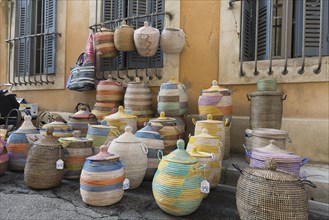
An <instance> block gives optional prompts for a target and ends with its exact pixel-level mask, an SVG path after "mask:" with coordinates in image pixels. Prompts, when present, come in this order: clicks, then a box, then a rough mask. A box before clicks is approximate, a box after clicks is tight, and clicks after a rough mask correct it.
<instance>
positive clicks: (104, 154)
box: [86, 145, 119, 161]
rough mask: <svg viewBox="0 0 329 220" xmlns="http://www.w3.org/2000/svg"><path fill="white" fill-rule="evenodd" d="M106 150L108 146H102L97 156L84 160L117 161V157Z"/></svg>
mask: <svg viewBox="0 0 329 220" xmlns="http://www.w3.org/2000/svg"><path fill="white" fill-rule="evenodd" d="M107 150H108V146H106V145H102V146H101V147H100V151H99V153H98V154H96V155H93V156H90V157H87V158H86V159H87V160H91V161H111V160H115V159H119V155H116V154H111V153H109V152H108V151H107Z"/></svg>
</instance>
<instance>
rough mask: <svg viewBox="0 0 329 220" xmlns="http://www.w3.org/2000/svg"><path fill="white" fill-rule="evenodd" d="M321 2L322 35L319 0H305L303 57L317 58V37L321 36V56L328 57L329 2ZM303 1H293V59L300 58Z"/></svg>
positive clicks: (325, 0) (326, 0) (324, 0)
mask: <svg viewBox="0 0 329 220" xmlns="http://www.w3.org/2000/svg"><path fill="white" fill-rule="evenodd" d="M322 1H323V18H322V24H323V26H322V33H320V6H321V0H306V11H305V56H318V54H319V37H320V34H322V55H329V15H328V14H329V1H328V0H322ZM303 10H304V8H303V1H299V0H298V1H295V15H296V17H295V21H296V24H295V28H294V35H295V36H294V39H295V41H294V49H293V54H294V57H301V56H302V40H303Z"/></svg>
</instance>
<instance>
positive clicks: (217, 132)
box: [193, 114, 225, 152]
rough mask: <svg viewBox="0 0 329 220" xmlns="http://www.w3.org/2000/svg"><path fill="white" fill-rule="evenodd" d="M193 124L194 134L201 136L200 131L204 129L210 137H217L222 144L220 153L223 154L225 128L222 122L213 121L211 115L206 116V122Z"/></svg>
mask: <svg viewBox="0 0 329 220" xmlns="http://www.w3.org/2000/svg"><path fill="white" fill-rule="evenodd" d="M193 123H195V130H194V134H195V135H199V134H202V130H203V129H204V128H205V129H207V131H208V134H209V135H211V136H217V137H218V138H219V140H220V141H221V143H222V146H223V147H222V152H225V149H224V146H225V127H224V122H223V121H217V120H213V116H212V115H211V114H208V115H207V120H201V121H196V122H193Z"/></svg>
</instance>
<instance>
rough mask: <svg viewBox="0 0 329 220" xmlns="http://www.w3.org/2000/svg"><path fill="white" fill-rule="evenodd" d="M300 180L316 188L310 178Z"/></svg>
mask: <svg viewBox="0 0 329 220" xmlns="http://www.w3.org/2000/svg"><path fill="white" fill-rule="evenodd" d="M301 181H302V184H306V185H309V186H311V187H313V188H317V186H316V185H315V184H314V183H313V182H312V181H310V180H301Z"/></svg>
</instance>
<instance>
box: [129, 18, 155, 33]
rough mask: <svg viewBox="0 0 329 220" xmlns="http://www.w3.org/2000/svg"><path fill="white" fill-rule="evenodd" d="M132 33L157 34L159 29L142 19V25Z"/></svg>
mask: <svg viewBox="0 0 329 220" xmlns="http://www.w3.org/2000/svg"><path fill="white" fill-rule="evenodd" d="M134 33H135V34H159V35H160V31H159V29H157V28H153V27H151V26H149V23H148V22H147V21H144V26H143V27H140V28H138V29H137V30H135V32H134Z"/></svg>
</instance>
